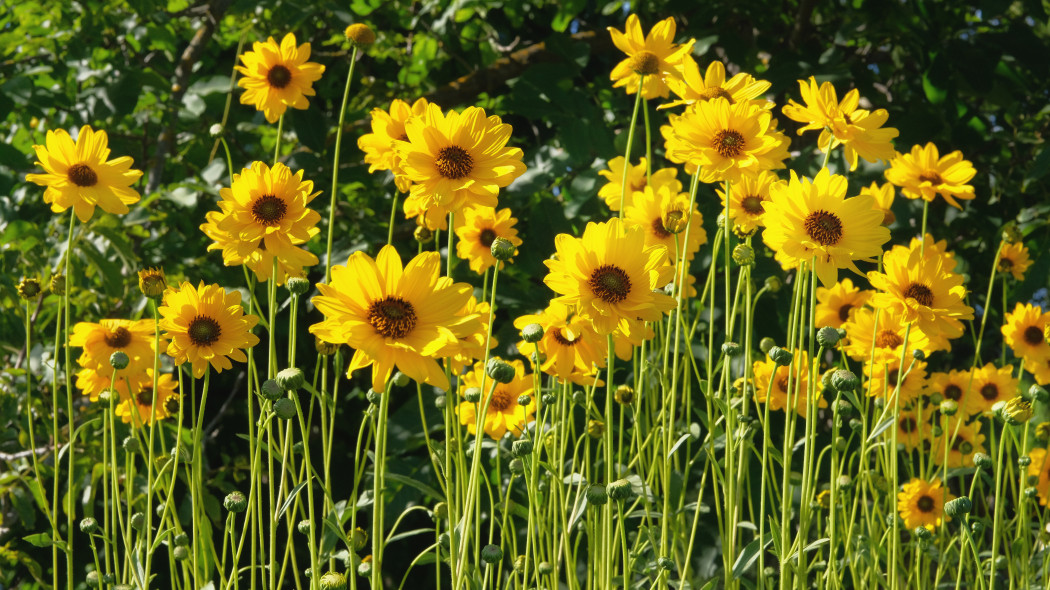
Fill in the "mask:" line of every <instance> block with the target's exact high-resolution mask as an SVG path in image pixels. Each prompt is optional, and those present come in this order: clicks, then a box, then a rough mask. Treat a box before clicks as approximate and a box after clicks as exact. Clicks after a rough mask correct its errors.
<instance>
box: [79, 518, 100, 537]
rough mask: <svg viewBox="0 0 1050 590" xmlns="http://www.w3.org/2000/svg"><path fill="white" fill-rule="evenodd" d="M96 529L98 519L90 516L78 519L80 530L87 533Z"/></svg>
mask: <svg viewBox="0 0 1050 590" xmlns="http://www.w3.org/2000/svg"><path fill="white" fill-rule="evenodd" d="M97 530H98V521H97V520H95V519H94V518H91V517H90V516H89V517H87V518H84V519H82V520H81V521H80V532H82V533H86V534H88V535H90V534H92V533H94V532H95V531H97Z"/></svg>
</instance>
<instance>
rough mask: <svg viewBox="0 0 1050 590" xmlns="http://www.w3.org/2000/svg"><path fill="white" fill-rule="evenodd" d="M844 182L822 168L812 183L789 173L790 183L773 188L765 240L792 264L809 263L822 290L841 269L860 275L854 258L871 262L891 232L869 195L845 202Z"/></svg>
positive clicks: (766, 221)
mask: <svg viewBox="0 0 1050 590" xmlns="http://www.w3.org/2000/svg"><path fill="white" fill-rule="evenodd" d="M845 196H846V178H845V177H844V176H839V175H837V174H834V175H833V174H831V173H830V172H828V169H827V168H822V169H821V171H820V172H819V173H818V174H817V176H816V177H815V178H814V179H813V182H810V181H809V180H808V179H806V178H803V179H802V180H801V181H800V180H799V179H798V177H797V176H796V175H795V173H794V171H792V173H791V181H790V182H787V183H777V184H774V185H773V186H772V187H771V188H770V199H769V202H768V203H766V206H765V208H766V213H765V215H764V217H763V219H764V221H765V224H766V230H765V231H764V232H763V233H762V240H763V241H765V243H766V245H767V246H769V247H770V248H771V249H772V250H773V251H775V252H778V253H780V254H782V256H783V257H784V258H786V259H788V260H791V259H794V260H795V261H797V262H809V261H810V260H811V259H813V258H814V257H815V258H816V263H815V264H816V266H815V267H814V270H815V271H816V273H817V277H818V278H819V279H820V282H821V283H822V284H823V285H824V286H828V285H832V284H834V283H835V281H836V280H837V279H838V269H840V268H848V269H850V270H852V271H854V272H856V273H858V274H860V269H859V268H857V265H856V264H855V263H854V262H853V261H854V260H866V261H870V260H871V259H872V258H874V257H876V256H878V255H879V254H881V253H882V245H883V244H885V243H886V242H887V241H889V239H890V231H889V230H888V229H886V228H885V227H882V215H880V214H879V213H878V211H876V210H875V208H874V204H873V199H872V198H871V197H864V196H857V197H853V198H850V199H846V198H845Z"/></svg>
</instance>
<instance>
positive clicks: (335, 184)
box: [324, 45, 357, 284]
mask: <svg viewBox="0 0 1050 590" xmlns="http://www.w3.org/2000/svg"><path fill="white" fill-rule="evenodd" d="M355 63H357V45H354V48H353V50H352V51H351V52H350V71H349V72H348V73H347V74H346V86H345V87H344V88H343V102H342V103H340V105H339V124H338V126H337V127H336V128H335V149H334V152H335V153H334V155H333V157H332V192H331V194H330V195H329V204H328V247H327V248H326V249H325V257H324V282H325V284H328V283H330V282H331V280H330V279H331V278H332V239H333V237H334V236H335V231H334V229H335V198H336V194H337V193H338V191H339V149H340V147H342V144H343V123H344V121H345V120H346V103H347V102H349V100H350V81H351V80H352V79H353V78H354V64H355Z"/></svg>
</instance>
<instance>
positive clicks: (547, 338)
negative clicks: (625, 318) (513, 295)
mask: <svg viewBox="0 0 1050 590" xmlns="http://www.w3.org/2000/svg"><path fill="white" fill-rule="evenodd" d="M529 324H539V325H540V326H542V327H543V337H542V338H540V340H539V341H538V342H535V343H530V342H525V341H521V342H519V343H518V352H519V353H521V354H522V355H524V356H526V357H531V356H532V355H534V354H535V355H537V359H538V361H539V363H538V364H539V369H540V371H543V372H544V373H547V374H548V375H553V376H555V377H558V378H559V379H561V380H563V381H571V382H572V383H575V384H577V385H585V386H590V385H594V383H595V381H596V379H597V375H596V372H597V369H600V368H603V367H605V362H606V361H605V359H606V357H607V356H608V353H607V350H606V346H607V344H606V340H605V339H604V338H603V337H601V336H600V335H599V334H598V332H596V331H595V330H594V326H593V325H592V324H591V321H590V320H588V319H587V318H585V317H583V316H581V315H579V314H577V313H576V312H575V310H574V309H573V308H572V307H569V306H567V305H565V304H563V303H561V302H559V301H558V300H557V299H554V300H552V301H551V302H550V304H549V305H548V306H547V308H546V309H544V310H543V311H541V312H540V313H538V314H534V315H525V316H521V317H519V318H518V319H516V320H514V327H515V328H518V329H519V330H520V329H522V328H524V327H525V326H527V325H529ZM599 382H600V380H599Z"/></svg>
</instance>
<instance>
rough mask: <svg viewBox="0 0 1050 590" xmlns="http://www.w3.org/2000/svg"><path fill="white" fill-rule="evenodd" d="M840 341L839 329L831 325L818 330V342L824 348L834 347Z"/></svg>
mask: <svg viewBox="0 0 1050 590" xmlns="http://www.w3.org/2000/svg"><path fill="white" fill-rule="evenodd" d="M838 343H839V331H838V330H836V329H835V328H832V327H831V326H824V327H823V328H821V329H819V330H817V344H819V345H821V346H823V347H824V348H834V347H835V345H836V344H838Z"/></svg>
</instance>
